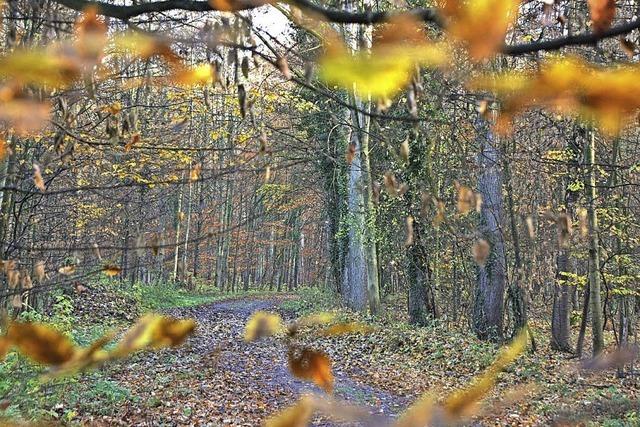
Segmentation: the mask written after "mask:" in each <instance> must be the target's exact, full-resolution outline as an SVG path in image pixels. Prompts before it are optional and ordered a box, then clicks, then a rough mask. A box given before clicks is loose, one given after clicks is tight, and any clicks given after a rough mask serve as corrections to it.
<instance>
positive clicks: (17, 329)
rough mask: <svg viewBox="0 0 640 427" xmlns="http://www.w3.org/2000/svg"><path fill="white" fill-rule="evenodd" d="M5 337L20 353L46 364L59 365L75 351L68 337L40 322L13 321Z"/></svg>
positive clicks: (71, 356) (66, 360)
mask: <svg viewBox="0 0 640 427" xmlns="http://www.w3.org/2000/svg"><path fill="white" fill-rule="evenodd" d="M7 339H8V340H9V341H10V342H11V344H13V345H14V346H16V347H17V348H18V350H20V352H21V353H22V354H24V355H25V356H28V357H29V358H31V359H33V360H35V361H36V362H38V363H43V364H46V365H61V364H63V363H65V362H68V361H69V360H71V358H73V356H74V355H75V353H76V348H75V347H74V345H73V344H72V343H71V341H70V340H69V338H67V337H66V336H65V335H63V334H62V333H60V332H58V331H56V330H55V329H53V328H52V327H51V326H48V325H45V324H42V323H30V322H25V323H22V322H13V323H11V324H10V325H9V328H8V331H7Z"/></svg>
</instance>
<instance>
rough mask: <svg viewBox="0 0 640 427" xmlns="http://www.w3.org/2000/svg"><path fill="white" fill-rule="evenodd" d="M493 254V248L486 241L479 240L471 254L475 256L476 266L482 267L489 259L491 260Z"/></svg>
mask: <svg viewBox="0 0 640 427" xmlns="http://www.w3.org/2000/svg"><path fill="white" fill-rule="evenodd" d="M490 253H491V246H490V245H489V242H487V241H486V240H484V239H478V240H476V242H475V243H474V244H473V247H472V248H471V254H472V255H473V259H474V260H475V262H476V264H478V265H480V266H484V265H485V263H486V262H487V258H489V254H490Z"/></svg>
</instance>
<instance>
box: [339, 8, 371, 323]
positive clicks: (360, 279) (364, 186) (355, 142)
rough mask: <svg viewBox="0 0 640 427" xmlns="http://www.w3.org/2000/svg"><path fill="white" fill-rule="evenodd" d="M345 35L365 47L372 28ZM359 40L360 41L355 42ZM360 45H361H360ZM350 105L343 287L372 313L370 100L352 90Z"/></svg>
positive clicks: (356, 45)
mask: <svg viewBox="0 0 640 427" xmlns="http://www.w3.org/2000/svg"><path fill="white" fill-rule="evenodd" d="M347 9H348V10H354V9H355V8H354V5H353V4H352V3H351V2H347ZM350 27H351V28H347V30H346V31H345V33H346V34H345V36H346V40H347V44H348V45H349V46H351V47H352V48H353V49H354V50H356V49H358V48H360V49H363V50H367V49H369V48H370V47H371V37H372V33H371V29H370V28H366V29H364V30H363V31H364V32H363V33H361V34H358V31H357V30H358V27H357V26H354V25H350ZM359 41H360V42H362V43H361V44H360V43H358V42H359ZM359 45H360V46H359ZM350 98H351V104H352V105H353V106H354V107H356V110H357V111H356V110H353V111H351V114H350V116H349V117H350V120H351V127H352V128H353V129H354V131H352V132H351V146H352V148H353V151H354V156H353V160H352V161H351V164H350V165H349V179H348V186H347V200H348V203H347V206H348V212H349V224H350V229H349V246H348V249H347V259H346V262H345V274H344V281H345V288H346V289H348V295H347V304H348V305H349V306H350V307H351V308H353V309H355V310H359V311H365V310H366V309H367V307H368V308H369V310H370V312H371V313H372V314H377V313H378V312H379V311H380V290H379V284H378V261H377V259H378V257H377V255H376V252H377V249H376V242H375V238H374V235H373V234H374V230H373V227H372V226H371V224H370V219H371V218H370V217H371V215H373V200H372V199H373V196H372V194H373V191H372V181H371V164H370V157H369V126H370V118H369V116H368V115H367V114H364V113H363V112H361V111H363V110H369V109H370V107H371V105H370V103H369V102H366V103H365V102H363V101H361V100H360V99H358V98H357V97H356V96H355V95H354V94H353V93H352V94H351V96H350Z"/></svg>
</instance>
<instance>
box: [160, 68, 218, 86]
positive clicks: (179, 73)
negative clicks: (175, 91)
mask: <svg viewBox="0 0 640 427" xmlns="http://www.w3.org/2000/svg"><path fill="white" fill-rule="evenodd" d="M169 78H170V80H171V81H173V82H174V83H176V84H178V85H180V86H187V87H189V86H204V85H210V84H212V83H214V82H215V69H214V67H213V65H211V64H200V65H197V66H195V67H193V68H186V67H175V69H174V70H173V72H172V73H171V75H170V76H169Z"/></svg>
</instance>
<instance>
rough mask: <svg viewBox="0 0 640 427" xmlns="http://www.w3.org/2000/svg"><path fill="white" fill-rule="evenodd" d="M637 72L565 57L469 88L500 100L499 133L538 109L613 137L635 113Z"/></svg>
mask: <svg viewBox="0 0 640 427" xmlns="http://www.w3.org/2000/svg"><path fill="white" fill-rule="evenodd" d="M639 72H640V67H639V66H638V65H626V66H619V67H611V68H602V67H598V66H594V65H591V64H588V63H585V62H584V61H583V60H582V59H580V58H576V57H566V58H555V59H552V60H550V61H547V62H546V63H544V64H543V66H542V67H541V69H540V71H539V72H536V73H531V72H514V73H507V74H504V75H497V76H490V77H485V78H480V79H477V80H476V81H475V82H472V83H471V84H470V86H471V87H473V88H475V89H480V90H490V91H493V92H495V93H496V94H497V95H498V97H500V99H501V100H502V105H503V110H502V114H501V115H500V116H499V117H498V122H497V129H498V130H499V131H502V132H505V131H509V130H510V127H511V121H512V120H513V117H514V116H515V115H516V114H518V113H520V112H522V111H525V110H527V109H529V108H532V107H536V106H543V107H550V108H552V109H554V110H556V111H558V112H560V113H564V114H567V115H571V116H575V115H577V116H579V117H581V118H582V119H584V120H589V121H590V120H594V121H595V123H596V124H597V125H598V126H599V127H600V129H601V130H602V131H603V132H604V133H606V134H608V135H616V134H617V133H619V132H620V129H621V127H622V126H623V125H624V123H625V120H628V119H629V118H630V117H631V116H633V115H634V113H635V112H636V111H637V110H638V108H640V79H638V73H639Z"/></svg>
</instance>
